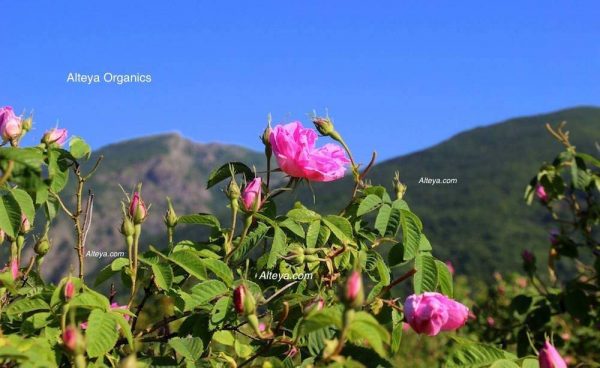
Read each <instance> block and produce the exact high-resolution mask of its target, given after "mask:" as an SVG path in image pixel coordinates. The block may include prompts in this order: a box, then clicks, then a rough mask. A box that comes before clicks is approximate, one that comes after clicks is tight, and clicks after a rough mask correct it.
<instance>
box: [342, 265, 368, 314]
mask: <svg viewBox="0 0 600 368" xmlns="http://www.w3.org/2000/svg"><path fill="white" fill-rule="evenodd" d="M344 300H345V302H346V303H347V304H348V305H349V306H350V307H353V308H357V307H360V306H362V304H363V301H364V291H363V282H362V275H361V274H360V272H358V271H352V273H351V274H350V277H348V279H347V280H346V287H345V290H344Z"/></svg>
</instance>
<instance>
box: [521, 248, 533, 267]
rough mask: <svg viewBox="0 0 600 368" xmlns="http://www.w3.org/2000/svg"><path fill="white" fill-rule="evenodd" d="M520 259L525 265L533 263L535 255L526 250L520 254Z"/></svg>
mask: <svg viewBox="0 0 600 368" xmlns="http://www.w3.org/2000/svg"><path fill="white" fill-rule="evenodd" d="M521 258H523V263H526V264H530V263H535V255H534V254H533V253H531V252H530V251H529V250H527V249H525V250H524V251H523V252H522V253H521Z"/></svg>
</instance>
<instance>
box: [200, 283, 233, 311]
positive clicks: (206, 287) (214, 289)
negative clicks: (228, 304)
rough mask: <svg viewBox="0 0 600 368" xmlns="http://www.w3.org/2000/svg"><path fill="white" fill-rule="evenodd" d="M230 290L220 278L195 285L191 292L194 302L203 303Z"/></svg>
mask: <svg viewBox="0 0 600 368" xmlns="http://www.w3.org/2000/svg"><path fill="white" fill-rule="evenodd" d="M228 291H229V289H228V288H227V286H226V285H225V284H224V283H222V282H221V281H219V280H207V281H204V282H201V283H199V284H198V285H195V286H194V287H193V288H192V290H191V292H192V297H193V299H194V302H195V303H197V305H202V304H206V303H208V302H210V301H211V300H213V299H215V298H216V297H218V296H221V295H223V294H226V293H227V292H228Z"/></svg>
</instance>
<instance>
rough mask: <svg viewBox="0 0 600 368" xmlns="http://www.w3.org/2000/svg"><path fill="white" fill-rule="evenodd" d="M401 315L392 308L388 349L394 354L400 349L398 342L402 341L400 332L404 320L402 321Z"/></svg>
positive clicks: (401, 331)
mask: <svg viewBox="0 0 600 368" xmlns="http://www.w3.org/2000/svg"><path fill="white" fill-rule="evenodd" d="M402 319H403V316H402V314H401V313H400V312H398V311H397V310H395V309H394V310H392V325H393V327H392V339H391V343H390V349H391V350H392V353H394V354H396V353H397V352H398V351H399V350H400V342H401V341H402V333H403V332H404V330H403V328H402V327H404V322H403V321H402Z"/></svg>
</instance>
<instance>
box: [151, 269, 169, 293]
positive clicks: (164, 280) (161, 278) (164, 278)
mask: <svg viewBox="0 0 600 368" xmlns="http://www.w3.org/2000/svg"><path fill="white" fill-rule="evenodd" d="M150 267H151V268H152V273H153V274H154V282H155V283H156V286H158V287H159V288H160V289H162V290H169V289H170V288H171V285H172V284H173V269H172V268H171V266H169V265H168V264H165V263H153V264H152V265H151V266H150Z"/></svg>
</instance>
